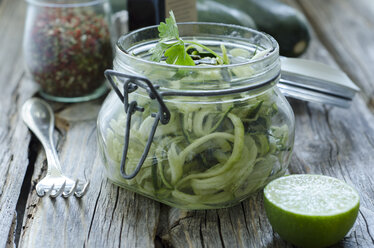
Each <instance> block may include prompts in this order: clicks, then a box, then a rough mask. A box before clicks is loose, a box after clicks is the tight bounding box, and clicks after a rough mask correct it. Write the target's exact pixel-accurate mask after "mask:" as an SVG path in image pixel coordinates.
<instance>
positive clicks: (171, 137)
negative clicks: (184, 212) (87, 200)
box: [98, 23, 294, 209]
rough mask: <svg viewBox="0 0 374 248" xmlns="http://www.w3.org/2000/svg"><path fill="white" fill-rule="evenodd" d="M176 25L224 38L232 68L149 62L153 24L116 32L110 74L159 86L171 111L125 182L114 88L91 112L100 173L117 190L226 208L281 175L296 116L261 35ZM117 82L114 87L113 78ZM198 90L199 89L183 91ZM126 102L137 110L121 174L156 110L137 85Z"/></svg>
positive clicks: (184, 33)
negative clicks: (102, 168)
mask: <svg viewBox="0 0 374 248" xmlns="http://www.w3.org/2000/svg"><path fill="white" fill-rule="evenodd" d="M178 27H179V32H180V36H181V37H182V38H183V39H184V40H192V39H193V40H197V41H199V42H200V43H202V44H203V45H206V46H209V47H210V48H211V49H213V50H216V52H219V49H220V45H221V44H224V45H225V47H226V49H227V50H228V51H229V57H230V60H231V61H232V64H230V65H221V66H205V65H204V66H176V65H168V64H160V63H155V62H151V61H149V60H148V56H149V53H148V51H149V49H150V48H152V47H153V46H154V45H155V44H156V43H157V40H158V33H157V28H156V27H150V28H144V29H141V30H139V31H135V32H133V33H130V34H128V35H126V36H123V37H122V38H121V39H120V40H119V42H118V44H117V53H116V59H115V62H114V68H115V70H116V71H118V72H123V73H126V74H132V75H140V76H143V77H147V78H148V79H150V81H151V82H152V83H153V84H154V85H158V90H159V91H160V92H161V91H162V92H164V93H165V92H167V93H165V94H163V96H164V97H163V100H164V102H165V104H166V106H167V107H168V109H169V111H170V113H171V116H170V121H169V122H168V123H167V124H166V125H161V124H159V125H158V127H157V129H156V132H155V135H154V137H153V139H152V143H151V147H150V151H149V153H148V155H147V158H146V159H145V162H144V163H143V166H142V168H141V169H140V171H139V173H138V174H137V175H136V176H135V177H134V178H132V179H130V180H128V179H124V178H123V177H122V175H121V172H120V164H121V160H122V157H123V147H124V137H125V131H126V118H127V117H128V116H127V114H126V113H125V111H124V106H123V103H122V102H121V100H120V99H119V98H118V97H117V95H116V94H115V92H112V93H111V94H110V95H109V96H108V98H107V99H106V101H105V102H104V104H103V107H102V109H101V111H100V113H99V117H98V139H99V144H100V151H101V156H102V158H103V162H104V164H105V166H106V171H107V176H108V178H109V179H110V180H111V181H112V182H114V183H115V184H117V185H119V186H121V187H125V188H127V189H130V190H132V191H135V192H138V193H140V194H143V195H146V196H147V197H150V198H153V199H155V200H158V201H160V202H163V203H165V204H168V205H171V206H175V207H179V208H183V209H210V208H223V207H229V206H232V205H235V204H237V203H239V202H240V201H242V200H243V199H245V198H247V197H248V196H249V195H251V194H253V193H254V192H256V191H257V190H259V189H261V188H262V187H263V186H265V185H266V184H267V183H268V182H269V181H270V180H272V179H274V178H277V177H279V176H281V175H283V174H284V173H285V171H286V169H287V166H288V164H289V161H290V155H291V152H292V148H293V141H294V115H293V112H292V109H291V108H290V106H289V104H288V102H287V100H286V99H285V98H284V96H283V95H282V94H281V93H280V92H279V90H278V88H277V86H276V83H277V82H278V80H279V75H280V61H279V55H278V45H277V43H276V42H275V40H274V39H273V38H271V37H270V36H268V35H266V34H263V33H260V32H257V31H254V30H251V29H247V28H243V27H238V26H231V25H223V24H222V25H221V24H198V23H195V24H178ZM261 53H262V55H261ZM256 54H257V56H258V59H256V57H254V56H256ZM115 79H116V82H117V83H118V85H119V89H122V88H123V87H122V83H121V82H122V80H121V78H120V77H117V78H115ZM243 88H246V90H242V89H243ZM201 91H203V92H206V95H204V94H203V95H200V96H191V94H192V95H193V94H194V92H195V93H196V92H201ZM212 91H216V92H218V93H219V94H215V95H212V94H210V93H209V92H212ZM179 93H180V94H179ZM129 100H130V102H131V101H136V102H137V105H138V106H139V107H142V108H144V111H143V112H139V111H137V112H135V113H134V114H132V116H131V124H130V142H129V148H128V153H127V157H126V169H125V170H126V173H128V174H129V173H131V172H132V171H134V169H135V168H136V166H137V164H138V162H139V159H140V157H141V155H142V153H143V150H144V148H145V145H146V143H147V140H148V137H149V134H150V131H151V129H152V125H153V123H154V119H155V118H154V115H152V113H156V112H157V111H158V109H159V105H158V103H157V101H155V100H152V99H151V98H150V97H149V92H147V91H146V90H143V89H138V90H136V91H135V92H133V93H131V94H129Z"/></svg>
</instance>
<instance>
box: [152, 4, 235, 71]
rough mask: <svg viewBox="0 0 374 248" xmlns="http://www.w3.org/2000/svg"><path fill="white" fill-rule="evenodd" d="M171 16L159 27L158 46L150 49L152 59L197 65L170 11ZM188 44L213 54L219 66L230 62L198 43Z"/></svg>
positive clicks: (190, 42)
mask: <svg viewBox="0 0 374 248" xmlns="http://www.w3.org/2000/svg"><path fill="white" fill-rule="evenodd" d="M169 14H170V17H169V18H166V20H165V22H161V23H160V25H159V26H158V31H159V35H158V36H159V37H160V39H159V42H158V43H157V45H156V46H155V47H153V48H152V49H150V51H149V52H150V53H151V54H152V55H151V58H150V59H151V60H152V61H155V62H160V61H161V59H162V57H163V56H165V57H166V63H168V64H174V65H186V66H194V65H196V64H195V62H194V60H193V59H192V58H191V56H190V55H189V54H188V53H187V49H186V46H185V42H184V41H183V40H182V39H181V38H180V37H179V30H178V26H177V22H176V20H175V16H174V13H173V11H170V13H169ZM186 43H189V44H193V45H195V46H199V47H201V48H203V49H204V50H206V51H208V52H209V53H211V54H213V55H214V56H215V57H216V59H217V62H218V63H219V64H229V60H228V58H227V57H226V56H224V58H222V57H221V56H219V55H218V54H217V53H215V52H214V51H213V50H212V49H210V48H208V47H206V46H204V45H202V44H200V43H198V42H196V41H186ZM221 47H222V46H221ZM222 50H223V49H222ZM225 51H226V49H225V50H223V52H225Z"/></svg>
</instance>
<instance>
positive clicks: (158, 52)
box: [149, 42, 175, 62]
mask: <svg viewBox="0 0 374 248" xmlns="http://www.w3.org/2000/svg"><path fill="white" fill-rule="evenodd" d="M173 44H175V43H171V44H167V43H164V42H159V43H157V45H156V46H154V47H152V48H151V49H150V50H149V52H150V53H152V55H151V58H150V59H151V60H152V61H155V62H160V60H161V58H162V56H163V55H164V53H165V50H166V49H168V48H169V47H171V46H172V45H173Z"/></svg>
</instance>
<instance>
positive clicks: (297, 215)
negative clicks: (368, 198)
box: [264, 175, 360, 247]
mask: <svg viewBox="0 0 374 248" xmlns="http://www.w3.org/2000/svg"><path fill="white" fill-rule="evenodd" d="M264 205H265V210H266V214H267V216H268V218H269V221H270V223H271V225H272V226H273V230H274V231H276V232H277V233H278V234H279V235H280V236H281V237H282V238H283V239H285V240H287V241H289V242H290V243H293V244H294V245H297V246H300V247H326V246H330V245H332V244H335V243H337V242H338V241H339V240H341V239H342V238H343V237H344V236H345V235H346V234H347V232H348V231H349V230H350V229H351V228H352V226H353V224H354V222H355V220H356V218H357V214H358V209H359V205H360V198H359V195H358V193H357V191H356V190H355V189H353V188H352V187H351V186H349V185H348V184H346V183H345V182H343V181H341V180H338V179H336V178H332V177H328V176H322V175H291V176H285V177H281V178H278V179H276V180H274V181H272V182H270V183H269V184H268V185H267V186H266V187H265V189H264Z"/></svg>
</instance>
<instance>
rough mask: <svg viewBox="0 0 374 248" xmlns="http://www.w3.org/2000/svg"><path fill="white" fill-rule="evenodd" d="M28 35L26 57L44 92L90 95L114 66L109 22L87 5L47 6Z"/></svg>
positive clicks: (53, 94) (61, 95)
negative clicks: (105, 71) (105, 72)
mask: <svg viewBox="0 0 374 248" xmlns="http://www.w3.org/2000/svg"><path fill="white" fill-rule="evenodd" d="M34 20H35V23H34V25H32V27H31V30H30V31H31V32H30V34H26V39H25V58H26V64H27V66H28V68H29V71H30V72H31V75H32V77H33V79H34V80H35V81H36V82H37V83H39V84H40V86H41V89H42V91H43V92H44V93H47V94H48V95H51V96H57V97H79V96H85V95H89V94H90V93H92V92H94V91H95V90H96V89H97V88H99V87H100V86H102V84H103V83H104V74H103V73H104V70H105V69H107V68H111V67H112V61H113V50H112V46H111V39H110V32H109V24H108V22H107V19H106V18H105V16H104V15H102V14H97V13H95V12H94V11H93V10H91V9H88V8H87V7H84V8H82V7H75V8H46V9H44V10H43V11H42V12H39V13H38V15H37V16H36V18H35V19H34Z"/></svg>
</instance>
